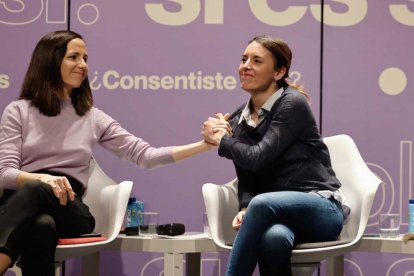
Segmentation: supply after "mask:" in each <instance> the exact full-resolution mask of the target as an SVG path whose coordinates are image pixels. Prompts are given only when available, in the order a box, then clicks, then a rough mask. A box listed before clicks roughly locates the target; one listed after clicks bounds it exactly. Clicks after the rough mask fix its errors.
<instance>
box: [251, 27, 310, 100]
mask: <svg viewBox="0 0 414 276" xmlns="http://www.w3.org/2000/svg"><path fill="white" fill-rule="evenodd" d="M252 42H257V43H259V44H260V45H262V46H263V47H265V48H266V49H267V50H268V51H269V52H270V53H272V56H273V61H274V64H275V68H274V69H275V70H277V69H279V68H282V67H285V68H286V73H285V75H284V76H283V77H282V78H281V79H280V80H278V81H277V82H276V84H277V85H278V86H279V87H287V86H291V87H293V88H295V89H296V90H297V91H299V92H300V93H301V94H303V95H304V96H305V97H306V98H307V99H308V101H310V97H309V94H308V93H307V92H306V90H305V89H304V87H303V86H302V85H296V84H293V83H290V82H288V81H287V80H286V79H288V78H289V69H290V66H291V64H292V51H291V50H290V48H289V45H287V43H286V42H284V41H283V40H281V39H280V38H276V37H271V36H268V35H261V36H256V37H254V38H253V39H252V40H250V41H249V44H250V43H252Z"/></svg>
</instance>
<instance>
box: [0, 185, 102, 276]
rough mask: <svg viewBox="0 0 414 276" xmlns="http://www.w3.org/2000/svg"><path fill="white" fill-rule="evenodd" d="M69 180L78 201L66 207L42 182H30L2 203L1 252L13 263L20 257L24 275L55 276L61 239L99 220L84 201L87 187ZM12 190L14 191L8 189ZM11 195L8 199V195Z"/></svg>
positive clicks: (87, 229) (0, 214)
mask: <svg viewBox="0 0 414 276" xmlns="http://www.w3.org/2000/svg"><path fill="white" fill-rule="evenodd" d="M74 181H76V180H71V179H69V182H70V183H71V185H72V189H73V190H74V191H75V193H76V197H75V200H73V201H70V200H68V202H67V204H66V205H65V206H63V205H60V203H59V199H58V198H56V196H55V195H54V193H53V190H52V188H51V187H50V186H49V185H47V184H45V183H42V182H40V181H33V182H29V183H27V184H26V185H24V187H23V188H22V189H20V190H18V191H15V192H14V193H12V194H11V195H10V194H9V196H7V193H6V199H5V200H4V197H3V201H4V202H3V203H2V205H1V206H0V252H1V253H4V254H7V255H8V256H9V257H10V258H11V259H12V260H13V263H14V262H15V261H16V260H17V258H18V257H19V256H20V261H21V268H22V273H23V275H24V276H35V275H36V276H38V275H42V276H49V275H50V276H53V275H54V257H55V251H56V245H57V241H58V239H59V238H70V237H77V236H79V235H80V234H84V233H90V232H92V231H93V229H94V227H95V219H94V218H93V216H92V214H91V213H90V212H89V208H88V206H86V205H85V204H84V203H83V202H82V200H81V197H82V194H83V189H82V185H81V184H80V183H78V182H77V181H76V182H77V183H76V184H75V182H74ZM8 192H9V193H10V191H8ZM7 197H8V198H7Z"/></svg>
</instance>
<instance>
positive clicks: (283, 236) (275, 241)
mask: <svg viewBox="0 0 414 276" xmlns="http://www.w3.org/2000/svg"><path fill="white" fill-rule="evenodd" d="M294 240H295V235H294V233H293V232H292V230H291V229H289V228H288V227H287V226H285V225H283V224H273V225H272V226H270V227H269V228H267V230H266V231H265V232H264V233H263V235H262V240H261V253H262V254H261V255H263V254H264V255H269V256H272V258H275V257H279V258H286V257H289V258H290V253H291V251H292V249H293V245H294Z"/></svg>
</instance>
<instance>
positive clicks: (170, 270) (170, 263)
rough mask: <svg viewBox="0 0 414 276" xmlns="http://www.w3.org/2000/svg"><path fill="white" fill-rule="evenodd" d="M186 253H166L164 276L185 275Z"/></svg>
mask: <svg viewBox="0 0 414 276" xmlns="http://www.w3.org/2000/svg"><path fill="white" fill-rule="evenodd" d="M183 261H184V254H181V253H177V254H173V253H164V276H184V267H183Z"/></svg>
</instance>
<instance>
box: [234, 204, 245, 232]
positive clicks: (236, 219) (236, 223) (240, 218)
mask: <svg viewBox="0 0 414 276" xmlns="http://www.w3.org/2000/svg"><path fill="white" fill-rule="evenodd" d="M245 214H246V208H243V209H242V210H241V211H240V212H239V213H237V215H236V216H235V217H234V219H233V222H232V224H231V226H232V227H233V229H234V230H236V231H239V229H240V226H241V224H242V222H243V218H244V215H245Z"/></svg>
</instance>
